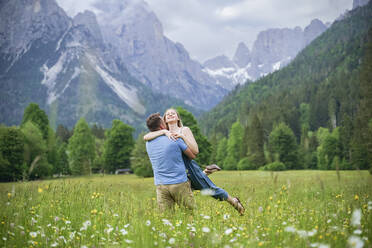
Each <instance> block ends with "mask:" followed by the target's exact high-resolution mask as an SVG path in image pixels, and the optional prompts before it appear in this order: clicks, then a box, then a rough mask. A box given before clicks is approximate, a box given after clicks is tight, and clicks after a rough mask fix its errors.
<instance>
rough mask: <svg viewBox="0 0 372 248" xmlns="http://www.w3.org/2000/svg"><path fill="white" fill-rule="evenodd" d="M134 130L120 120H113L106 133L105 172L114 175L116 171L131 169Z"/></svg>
mask: <svg viewBox="0 0 372 248" xmlns="http://www.w3.org/2000/svg"><path fill="white" fill-rule="evenodd" d="M133 131H134V129H133V128H132V127H131V126H129V125H127V124H125V123H123V122H122V121H120V120H113V121H112V127H111V129H110V130H108V131H107V133H106V135H105V136H106V137H107V138H106V140H105V144H104V154H103V158H104V161H105V170H106V171H107V172H110V173H114V172H115V170H116V169H124V168H130V156H131V152H132V150H133V148H134V140H133V136H132V133H133Z"/></svg>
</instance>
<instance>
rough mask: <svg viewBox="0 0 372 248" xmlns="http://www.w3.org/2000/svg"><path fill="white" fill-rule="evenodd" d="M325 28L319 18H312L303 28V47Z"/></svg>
mask: <svg viewBox="0 0 372 248" xmlns="http://www.w3.org/2000/svg"><path fill="white" fill-rule="evenodd" d="M326 29H327V26H326V25H325V24H324V23H323V22H322V21H321V20H319V19H314V20H312V21H311V23H310V24H309V25H308V26H307V27H306V28H305V29H304V45H303V47H305V46H307V45H308V44H310V42H311V41H312V40H313V39H314V38H315V37H318V36H319V35H320V34H321V33H323V32H324V31H325V30H326Z"/></svg>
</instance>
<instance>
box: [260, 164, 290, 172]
mask: <svg viewBox="0 0 372 248" xmlns="http://www.w3.org/2000/svg"><path fill="white" fill-rule="evenodd" d="M260 170H265V171H284V170H286V167H285V164H283V163H282V162H273V163H270V164H267V165H265V166H262V167H260Z"/></svg>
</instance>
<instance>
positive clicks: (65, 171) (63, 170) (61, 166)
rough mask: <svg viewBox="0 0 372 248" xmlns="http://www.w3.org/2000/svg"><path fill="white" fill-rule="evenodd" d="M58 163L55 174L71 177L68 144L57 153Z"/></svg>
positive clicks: (62, 145) (60, 147)
mask: <svg viewBox="0 0 372 248" xmlns="http://www.w3.org/2000/svg"><path fill="white" fill-rule="evenodd" d="M57 157H58V159H57V163H56V164H55V166H54V171H53V173H55V174H62V175H69V174H71V170H70V166H69V163H68V156H67V144H66V143H62V144H61V145H60V146H59V148H58V151H57Z"/></svg>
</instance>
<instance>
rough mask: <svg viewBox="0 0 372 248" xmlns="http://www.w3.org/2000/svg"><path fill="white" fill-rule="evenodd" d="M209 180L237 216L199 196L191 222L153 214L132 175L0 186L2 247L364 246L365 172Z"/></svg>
mask: <svg viewBox="0 0 372 248" xmlns="http://www.w3.org/2000/svg"><path fill="white" fill-rule="evenodd" d="M211 178H212V180H213V181H214V182H215V183H216V184H217V185H218V186H220V187H222V188H224V189H225V190H227V191H228V192H229V193H230V194H231V195H232V196H239V198H240V200H241V201H242V202H243V204H244V205H245V207H246V213H245V215H244V216H239V214H238V213H237V212H236V210H235V209H233V208H232V207H231V206H230V205H229V204H228V203H226V202H219V201H217V200H215V199H213V198H211V197H208V196H203V195H201V194H200V192H194V195H195V199H196V203H197V209H196V210H194V211H193V213H190V212H187V211H185V210H184V209H180V208H176V209H175V211H174V212H169V213H159V212H158V211H157V204H156V198H155V197H156V195H155V186H154V185H153V179H152V178H148V179H142V178H138V177H136V176H135V175H117V176H104V177H101V176H92V177H80V178H66V179H58V180H48V181H34V182H19V183H4V184H0V202H1V203H0V204H1V205H0V208H1V211H0V221H1V223H0V246H1V247H84V246H86V247H123V246H124V247H126V246H130V247H211V246H216V247H260V246H262V247H327V246H329V247H345V246H348V245H351V246H352V245H355V247H357V245H361V244H363V245H364V246H365V247H370V246H371V239H372V214H371V211H372V199H371V196H372V177H371V176H370V175H369V174H368V172H366V171H347V172H346V171H339V174H337V173H336V172H335V171H286V172H277V173H274V174H272V175H270V172H264V171H250V172H226V171H224V172H218V173H215V174H213V175H212V176H211ZM339 181H340V182H339Z"/></svg>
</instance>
